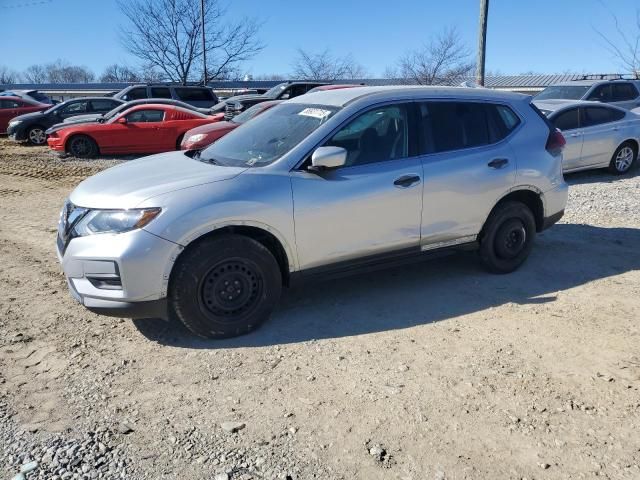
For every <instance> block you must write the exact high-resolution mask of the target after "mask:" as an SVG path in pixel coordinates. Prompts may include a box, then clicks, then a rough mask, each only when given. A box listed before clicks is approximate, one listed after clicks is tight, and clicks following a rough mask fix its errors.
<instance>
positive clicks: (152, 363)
mask: <svg viewBox="0 0 640 480" xmlns="http://www.w3.org/2000/svg"><path fill="white" fill-rule="evenodd" d="M113 163H115V162H114V161H93V162H89V161H60V160H57V159H55V158H54V157H52V156H50V155H49V154H48V153H46V151H45V150H44V149H39V148H28V147H14V146H11V145H10V144H9V142H8V141H7V140H6V139H0V205H1V207H2V208H1V209H0V291H1V292H2V293H1V294H0V477H2V478H9V477H10V476H11V475H13V474H15V473H17V471H18V469H19V467H20V465H22V464H24V463H27V462H29V461H38V462H39V465H38V467H37V468H36V469H35V470H34V471H33V472H32V473H30V474H28V476H27V478H47V479H57V478H60V479H66V478H132V479H138V478H140V479H142V478H148V479H160V478H162V479H165V478H166V479H174V478H175V479H177V478H180V479H184V478H189V479H191V478H193V479H204V478H206V479H214V478H215V479H216V480H219V479H224V480H227V479H232V480H237V479H244V480H248V479H272V478H274V479H275V478H279V479H280V478H281V479H287V478H288V479H292V480H305V479H345V480H346V479H362V480H375V479H403V480H409V479H411V480H421V479H523V478H526V479H529V480H531V479H580V478H592V477H601V478H609V479H638V478H640V433H639V432H640V324H639V318H640V176H638V169H637V168H636V169H635V170H634V171H633V173H632V174H631V175H628V176H625V177H622V178H614V177H612V176H610V175H609V174H607V173H603V172H593V173H585V174H578V175H573V176H571V177H570V178H569V179H568V181H569V183H570V184H571V189H570V202H569V207H568V211H567V215H566V216H565V218H564V219H563V221H562V222H561V224H559V225H557V226H555V227H554V228H552V229H551V230H549V231H547V232H545V233H544V234H542V235H540V236H539V237H538V239H537V245H536V247H535V249H534V252H533V254H532V256H531V258H530V259H529V260H528V262H527V263H526V265H525V266H524V267H523V268H522V269H521V270H519V271H518V272H516V273H514V274H511V275H508V276H493V275H490V274H487V273H485V272H484V271H483V270H482V269H481V268H480V267H479V265H478V262H477V261H475V258H474V255H472V254H468V255H460V256H455V257H448V258H444V259H441V260H437V261H434V262H430V263H423V264H417V265H415V266H411V267H408V268H407V267H405V268H401V269H395V270H390V271H385V272H380V273H376V274H369V275H367V276H360V277H354V278H350V279H344V280H340V281H335V282H332V283H325V284H318V285H316V286H311V287H307V288H306V289H304V290H292V291H287V292H285V294H284V298H283V301H282V305H281V307H280V308H279V310H278V312H277V313H276V314H275V315H274V318H273V319H272V320H271V321H270V322H268V323H267V324H265V325H264V326H263V328H261V329H260V330H258V331H256V332H255V333H253V334H251V335H248V336H245V337H241V338H238V339H233V340H228V341H204V340H198V339H194V338H193V337H191V336H190V335H188V334H187V333H185V331H184V330H183V329H181V328H180V327H179V326H177V325H172V324H165V323H164V322H160V321H157V320H156V321H137V322H133V321H131V320H118V319H110V318H104V317H99V316H97V315H94V314H91V313H89V312H87V311H86V310H84V309H83V308H81V307H80V306H79V305H77V304H76V303H75V302H74V301H73V300H72V298H71V297H70V296H69V294H68V292H67V288H66V285H65V282H64V278H63V276H62V275H61V273H60V268H59V266H58V262H57V259H56V255H55V250H54V245H55V229H56V222H57V216H58V211H59V208H60V206H61V204H62V202H63V200H64V198H65V196H66V195H67V194H68V193H69V192H70V190H71V189H72V188H73V187H74V186H75V185H76V184H77V183H78V182H80V181H81V180H82V178H83V177H85V176H87V175H90V174H92V173H95V172H96V171H98V170H100V169H101V168H104V167H105V166H106V165H110V164H113ZM225 422H236V423H235V424H231V423H225ZM242 425H244V427H242ZM223 427H225V428H226V429H227V430H236V429H239V430H238V431H236V432H231V431H226V430H225V428H223Z"/></svg>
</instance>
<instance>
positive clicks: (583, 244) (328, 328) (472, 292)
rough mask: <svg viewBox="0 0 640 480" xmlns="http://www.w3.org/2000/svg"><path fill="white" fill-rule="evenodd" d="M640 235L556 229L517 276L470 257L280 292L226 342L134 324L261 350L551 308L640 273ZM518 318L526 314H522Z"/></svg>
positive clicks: (161, 335) (158, 338)
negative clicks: (260, 316) (594, 284)
mask: <svg viewBox="0 0 640 480" xmlns="http://www.w3.org/2000/svg"><path fill="white" fill-rule="evenodd" d="M639 246H640V229H633V228H601V227H594V226H589V225H575V224H559V225H555V226H554V227H553V228H551V229H550V230H548V231H546V232H544V233H542V234H540V235H538V237H537V239H536V245H535V247H534V250H533V252H532V254H531V256H530V258H529V259H528V260H527V262H526V263H525V264H524V265H523V266H522V267H521V269H520V270H518V271H516V272H514V273H512V274H509V275H492V274H489V273H486V272H485V271H484V270H482V268H481V267H480V265H479V262H478V260H477V257H476V255H475V254H474V253H464V254H457V255H451V256H448V257H444V258H440V259H438V260H433V261H431V262H418V263H416V264H413V265H410V266H405V267H397V268H391V269H387V270H381V271H378V272H375V273H369V274H367V275H358V276H352V277H348V278H343V279H340V280H334V281H332V282H320V283H315V284H307V285H306V286H305V287H304V288H295V289H291V290H285V292H284V294H283V297H282V300H281V303H280V307H279V308H278V310H277V311H276V312H274V314H273V316H272V317H271V319H270V320H268V321H267V322H266V323H265V324H264V325H263V326H262V327H261V328H259V329H258V330H256V331H254V332H252V333H250V334H248V335H244V336H242V337H237V338H233V339H228V340H206V339H201V338H198V337H195V336H193V335H192V334H190V333H189V332H187V331H186V329H185V328H184V327H182V326H181V325H179V324H177V322H164V321H162V320H157V319H147V320H136V321H135V324H136V326H137V328H138V329H139V331H140V332H141V333H142V334H143V335H144V336H146V337H147V338H149V339H150V340H152V341H155V342H158V343H160V344H163V345H171V346H175V347H182V348H192V349H225V348H236V347H259V346H268V345H278V344H287V343H297V342H304V341H309V340H313V339H324V338H340V337H346V336H352V335H362V334H368V333H374V332H381V331H387V330H396V329H404V328H409V327H414V326H416V325H425V324H429V323H432V322H437V321H440V320H447V319H452V318H455V317H458V316H460V315H465V314H469V313H474V312H479V311H483V310H487V309H490V308H491V307H496V306H500V305H504V304H507V303H513V304H516V305H527V304H540V303H553V302H554V301H555V300H556V298H557V294H558V292H561V291H566V290H569V289H571V288H573V287H576V286H579V285H584V284H586V283H589V282H591V281H594V280H599V279H603V278H606V277H610V276H614V275H619V274H622V273H625V272H629V271H632V270H637V269H640V248H638V247H639ZM523 315H527V313H526V312H524V311H523Z"/></svg>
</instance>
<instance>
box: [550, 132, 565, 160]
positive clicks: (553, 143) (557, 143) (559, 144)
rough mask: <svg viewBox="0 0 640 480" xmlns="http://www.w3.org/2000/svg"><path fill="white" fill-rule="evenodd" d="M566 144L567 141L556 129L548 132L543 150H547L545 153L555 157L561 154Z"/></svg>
mask: <svg viewBox="0 0 640 480" xmlns="http://www.w3.org/2000/svg"><path fill="white" fill-rule="evenodd" d="M566 144H567V141H566V140H565V139H564V135H562V133H560V130H558V129H557V128H556V129H555V130H553V131H551V132H549V138H547V145H545V148H546V149H547V152H549V153H550V154H551V155H553V156H554V157H555V156H557V155H560V154H561V153H562V149H563V148H564V146H565V145H566Z"/></svg>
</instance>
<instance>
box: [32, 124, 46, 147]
mask: <svg viewBox="0 0 640 480" xmlns="http://www.w3.org/2000/svg"><path fill="white" fill-rule="evenodd" d="M44 131H45V129H44V128H43V127H41V126H40V125H34V126H33V127H29V130H27V141H28V142H29V143H30V144H31V145H44V144H45V143H47V135H46V134H45V133H44Z"/></svg>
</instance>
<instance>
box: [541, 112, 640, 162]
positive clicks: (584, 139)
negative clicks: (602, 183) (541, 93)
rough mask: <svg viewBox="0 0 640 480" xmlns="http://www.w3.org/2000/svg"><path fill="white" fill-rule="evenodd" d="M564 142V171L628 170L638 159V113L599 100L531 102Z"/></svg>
mask: <svg viewBox="0 0 640 480" xmlns="http://www.w3.org/2000/svg"><path fill="white" fill-rule="evenodd" d="M534 103H535V105H536V106H537V107H538V108H539V109H540V110H541V111H542V113H544V114H545V115H546V116H547V118H548V119H549V121H550V122H551V123H552V124H553V125H554V126H555V127H556V128H558V129H559V130H560V131H561V132H562V133H563V134H564V137H565V139H566V141H567V144H566V146H565V149H564V153H563V160H562V169H563V171H564V172H565V173H568V172H576V171H578V170H590V169H595V168H609V170H610V171H611V172H612V173H615V174H618V175H621V174H623V173H627V172H628V171H629V170H630V169H631V167H632V166H633V164H634V163H635V161H636V159H637V158H638V145H640V115H638V114H637V113H634V112H631V111H628V110H625V109H623V108H619V107H614V106H613V105H604V104H602V103H600V102H585V101H574V102H567V101H564V100H548V101H546V102H541V101H534Z"/></svg>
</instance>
